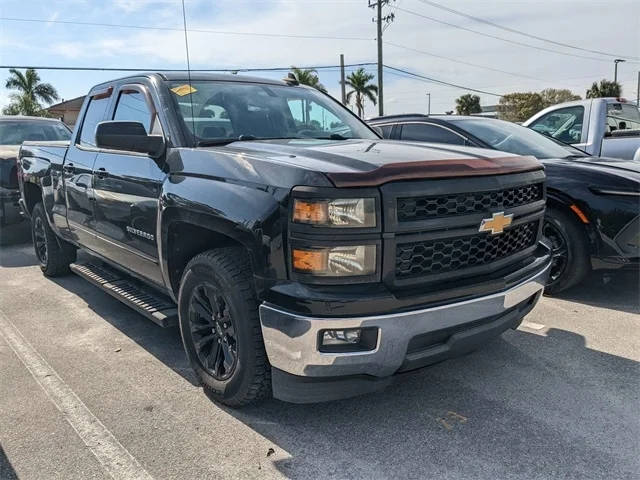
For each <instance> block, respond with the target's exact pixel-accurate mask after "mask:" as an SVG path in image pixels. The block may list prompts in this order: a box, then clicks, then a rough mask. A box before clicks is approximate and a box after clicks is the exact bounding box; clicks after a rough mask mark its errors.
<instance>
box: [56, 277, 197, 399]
mask: <svg viewBox="0 0 640 480" xmlns="http://www.w3.org/2000/svg"><path fill="white" fill-rule="evenodd" d="M49 280H51V281H53V282H55V283H57V284H58V285H60V286H61V287H63V288H64V289H65V290H67V291H69V292H73V293H74V294H75V295H77V296H78V297H80V298H82V299H83V300H84V301H85V302H86V304H87V306H88V307H89V308H90V309H91V310H93V311H94V312H96V314H98V315H100V317H102V318H103V319H104V320H106V321H107V322H109V323H110V324H111V325H113V326H114V327H115V328H117V329H118V330H120V331H121V332H122V333H123V334H125V335H126V336H127V337H129V338H130V339H132V340H133V341H135V342H136V343H137V344H138V345H140V346H141V347H142V348H144V349H145V350H146V351H148V352H149V353H150V354H152V355H153V356H154V357H156V358H157V359H158V360H160V361H161V362H162V363H164V364H165V365H166V366H167V367H169V368H170V369H172V370H173V371H175V372H176V373H178V374H179V375H180V376H182V377H183V378H185V379H186V380H187V381H188V382H189V383H191V384H192V385H195V386H198V385H200V383H199V382H198V380H197V379H196V377H195V375H194V374H193V372H192V370H191V367H190V365H189V362H188V360H187V358H186V355H185V353H184V348H183V346H182V341H181V339H180V331H179V329H178V328H177V327H173V328H161V327H159V326H158V325H156V324H155V323H153V322H152V321H151V320H148V319H147V318H145V317H143V316H142V315H139V314H138V313H136V312H135V311H134V310H132V309H130V308H129V307H127V306H125V305H123V304H122V303H120V302H119V301H118V300H116V299H114V298H113V297H111V296H109V295H108V294H107V293H104V292H102V291H101V290H99V289H98V288H97V287H95V286H93V285H92V284H90V283H89V282H87V281H85V280H83V279H82V278H80V277H78V276H76V275H68V276H65V277H57V278H50V279H49Z"/></svg>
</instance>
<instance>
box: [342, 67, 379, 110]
mask: <svg viewBox="0 0 640 480" xmlns="http://www.w3.org/2000/svg"><path fill="white" fill-rule="evenodd" d="M373 78H374V75H373V74H371V73H367V72H365V70H364V68H359V69H358V70H356V71H355V72H351V73H350V74H349V75H348V76H347V78H346V80H345V82H344V83H345V85H347V86H348V87H351V88H352V90H350V91H349V92H347V105H349V104H350V103H351V98H352V97H353V96H354V94H355V104H356V109H357V110H358V116H359V117H362V116H363V115H364V99H365V98H368V99H369V100H371V103H373V104H374V105H375V104H376V102H377V98H378V87H377V86H376V85H374V84H372V83H369V82H370V81H371V80H373Z"/></svg>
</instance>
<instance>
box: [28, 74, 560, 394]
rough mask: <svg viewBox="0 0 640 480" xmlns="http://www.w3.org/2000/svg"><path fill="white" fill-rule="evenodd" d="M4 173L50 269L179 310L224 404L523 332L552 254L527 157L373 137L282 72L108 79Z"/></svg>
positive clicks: (200, 369)
mask: <svg viewBox="0 0 640 480" xmlns="http://www.w3.org/2000/svg"><path fill="white" fill-rule="evenodd" d="M19 164H20V168H21V173H20V175H19V179H20V189H21V195H22V200H21V201H22V203H23V207H24V210H25V212H27V214H28V215H29V216H30V218H31V224H32V233H33V242H34V247H35V252H36V256H37V258H38V260H39V262H40V267H41V269H42V271H43V272H44V274H45V275H47V276H54V275H61V274H64V273H67V272H68V271H69V270H71V271H72V272H74V273H76V274H78V275H80V276H82V277H84V278H85V279H87V280H88V281H90V282H92V283H94V284H95V285H96V286H97V287H99V288H101V289H102V290H103V291H105V292H106V293H109V294H111V295H113V296H114V297H116V298H118V299H119V300H121V301H122V302H124V303H126V304H127V305H129V306H131V307H132V308H134V309H136V310H138V311H139V312H140V313H142V314H144V315H146V316H147V317H148V318H150V319H151V320H153V321H155V322H156V323H158V324H160V325H161V326H169V325H172V324H175V323H177V324H178V325H179V327H180V333H181V336H182V341H183V344H184V348H185V351H186V354H187V357H188V359H189V361H190V363H191V366H192V367H193V369H194V371H195V373H196V375H197V377H198V378H199V380H200V381H201V383H202V385H203V388H204V390H205V393H206V394H207V395H208V396H209V397H210V398H212V399H214V400H216V401H219V402H222V403H225V404H227V405H230V406H239V405H243V404H246V403H249V402H252V401H255V400H258V399H261V398H264V397H267V396H270V395H273V396H274V397H276V398H278V399H281V400H285V401H290V402H301V403H302V402H305V403H307V402H316V401H325V400H331V399H337V398H344V397H349V396H353V395H357V394H360V393H365V392H369V391H373V390H375V389H378V388H382V387H384V386H386V385H388V384H389V383H390V382H391V381H392V379H393V378H394V374H396V373H400V372H405V371H408V370H412V369H416V368H419V367H423V366H426V365H429V364H432V363H435V362H439V361H442V360H445V359H448V358H451V357H454V356H457V355H461V354H464V353H466V352H469V351H471V350H473V349H475V348H477V347H479V346H481V345H483V344H484V343H486V342H487V341H488V340H490V339H492V338H494V337H496V336H498V335H500V334H501V333H502V332H504V331H505V330H507V329H510V328H512V329H513V328H516V327H517V326H518V325H519V324H520V322H521V321H522V318H523V317H524V316H525V315H526V314H527V313H528V312H529V311H530V310H531V309H532V308H533V307H534V306H535V304H536V302H537V301H538V299H539V298H540V296H541V294H542V291H543V288H544V285H545V282H546V280H547V276H548V272H549V266H550V263H551V258H550V254H549V247H548V246H547V245H546V244H545V242H544V241H543V240H542V236H541V228H542V219H543V216H544V209H545V196H546V190H545V184H544V171H543V168H542V166H541V164H540V163H539V162H538V161H537V160H535V159H534V158H533V157H527V156H514V155H511V154H505V153H503V152H498V151H491V150H484V149H479V148H467V147H457V146H456V147H453V146H452V147H449V146H437V147H436V146H425V145H418V144H411V143H400V142H394V141H389V140H383V139H381V138H380V137H379V136H378V134H377V133H376V132H375V131H374V130H372V129H371V127H369V126H367V125H366V124H365V123H363V122H362V121H361V120H360V119H359V118H358V117H356V116H355V115H354V114H353V113H351V112H350V111H349V110H348V109H346V108H344V107H343V106H342V105H341V104H340V103H338V102H337V101H336V100H334V99H333V98H332V97H330V96H328V95H326V94H324V93H321V92H319V91H317V90H315V89H312V88H309V87H304V86H301V85H298V84H297V82H296V81H295V79H290V78H289V79H285V80H284V81H273V80H264V79H258V78H250V77H240V76H235V75H233V76H225V75H212V74H200V73H198V74H193V75H191V77H190V78H189V77H188V76H187V75H186V74H185V73H179V72H176V73H149V74H140V75H138V76H132V77H128V78H124V79H120V80H114V81H111V82H107V83H104V84H101V85H98V86H96V87H94V88H93V89H92V90H91V91H90V92H89V94H88V95H87V97H86V99H85V102H84V105H83V107H82V111H81V113H80V116H79V121H78V123H77V125H76V128H75V131H74V132H73V135H72V138H71V141H70V142H25V143H24V144H23V146H22V149H21V151H20V155H19ZM78 248H81V249H83V250H84V251H85V252H87V253H88V254H89V255H83V257H85V256H86V257H88V258H89V259H88V260H86V261H84V262H79V261H78V260H77V257H76V253H77V249H78Z"/></svg>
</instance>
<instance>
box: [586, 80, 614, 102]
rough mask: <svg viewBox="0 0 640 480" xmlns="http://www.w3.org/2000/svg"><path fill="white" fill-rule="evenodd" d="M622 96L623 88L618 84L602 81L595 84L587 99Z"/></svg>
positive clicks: (588, 92)
mask: <svg viewBox="0 0 640 480" xmlns="http://www.w3.org/2000/svg"><path fill="white" fill-rule="evenodd" d="M621 95H622V86H621V85H620V84H619V83H618V82H612V81H610V80H604V79H603V80H600V84H598V82H593V85H591V88H590V89H589V90H587V98H603V97H620V96H621Z"/></svg>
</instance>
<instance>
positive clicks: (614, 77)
mask: <svg viewBox="0 0 640 480" xmlns="http://www.w3.org/2000/svg"><path fill="white" fill-rule="evenodd" d="M623 62H626V60H624V59H622V58H616V59H615V60H614V61H613V64H614V70H613V81H614V82H616V83H618V64H619V63H623Z"/></svg>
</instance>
